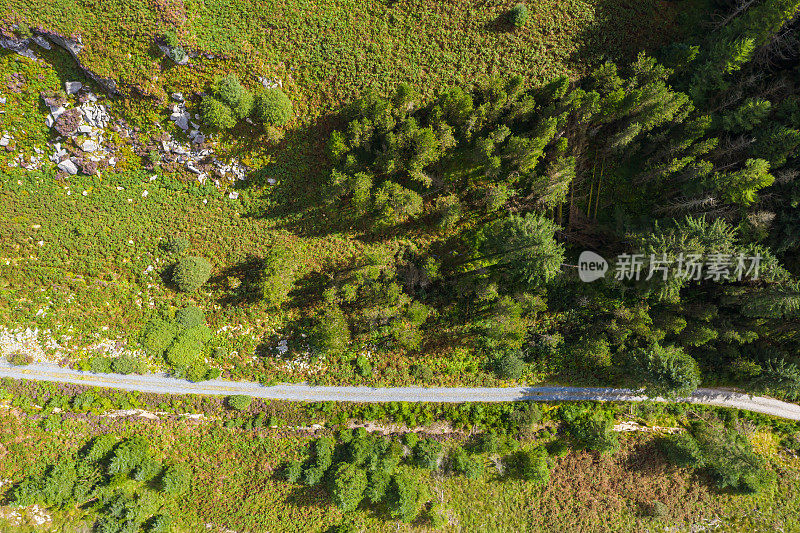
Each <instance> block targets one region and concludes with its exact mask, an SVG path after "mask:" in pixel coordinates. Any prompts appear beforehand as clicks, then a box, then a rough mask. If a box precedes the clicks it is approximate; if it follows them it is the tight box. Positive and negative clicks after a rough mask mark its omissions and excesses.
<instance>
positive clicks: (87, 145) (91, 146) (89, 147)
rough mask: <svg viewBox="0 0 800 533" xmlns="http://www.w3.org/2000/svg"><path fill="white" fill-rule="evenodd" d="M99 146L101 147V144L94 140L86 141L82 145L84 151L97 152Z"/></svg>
mask: <svg viewBox="0 0 800 533" xmlns="http://www.w3.org/2000/svg"><path fill="white" fill-rule="evenodd" d="M98 148H100V145H99V144H97V143H96V142H95V141H92V140H88V141H84V142H83V145H81V150H83V151H84V152H96V151H97V149H98Z"/></svg>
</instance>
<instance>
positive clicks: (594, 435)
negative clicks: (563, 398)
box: [561, 406, 619, 453]
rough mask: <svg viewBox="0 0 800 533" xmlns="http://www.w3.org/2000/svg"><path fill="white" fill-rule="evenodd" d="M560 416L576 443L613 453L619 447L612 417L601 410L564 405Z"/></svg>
mask: <svg viewBox="0 0 800 533" xmlns="http://www.w3.org/2000/svg"><path fill="white" fill-rule="evenodd" d="M561 416H562V418H563V419H564V422H565V423H566V425H567V430H568V431H569V432H570V434H571V435H572V438H574V439H575V440H576V441H577V443H578V444H579V445H581V446H583V447H584V448H586V449H587V450H594V451H598V452H600V453H613V452H615V451H617V450H618V449H619V440H618V438H617V435H616V433H614V431H613V430H612V426H613V425H614V419H613V417H612V416H611V415H610V414H608V413H606V412H603V411H598V410H594V409H584V408H580V407H575V406H566V407H564V408H562V410H561Z"/></svg>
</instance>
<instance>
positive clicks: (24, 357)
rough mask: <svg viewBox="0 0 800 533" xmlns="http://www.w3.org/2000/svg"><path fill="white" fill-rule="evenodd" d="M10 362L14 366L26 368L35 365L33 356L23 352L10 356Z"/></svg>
mask: <svg viewBox="0 0 800 533" xmlns="http://www.w3.org/2000/svg"><path fill="white" fill-rule="evenodd" d="M8 362H9V363H11V364H12V365H14V366H25V365H29V364H31V363H33V356H32V355H30V354H26V353H22V352H14V353H12V354H11V355H9V356H8Z"/></svg>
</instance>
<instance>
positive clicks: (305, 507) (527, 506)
mask: <svg viewBox="0 0 800 533" xmlns="http://www.w3.org/2000/svg"><path fill="white" fill-rule="evenodd" d="M38 426H39V424H38V422H36V421H35V420H32V419H28V418H27V417H25V416H22V417H15V416H13V415H11V414H7V413H4V414H2V415H0V445H2V447H3V450H4V451H6V452H7V454H6V456H5V459H4V460H3V461H2V462H0V478H2V479H11V480H13V481H15V482H16V481H19V480H20V479H21V478H22V477H23V476H24V474H25V472H27V471H28V469H29V468H31V467H32V466H31V465H33V468H34V469H35V468H36V465H44V464H47V463H50V462H52V461H53V460H54V459H55V458H57V457H58V456H60V455H61V454H63V453H65V452H71V451H75V450H76V449H78V448H79V447H80V446H81V445H82V444H83V443H85V442H86V440H88V439H89V438H90V437H92V436H94V435H97V434H101V433H108V432H112V433H115V434H117V435H119V436H130V435H134V434H138V435H142V436H144V437H145V438H147V439H148V441H149V442H150V443H151V446H152V448H153V449H154V450H156V454H157V455H158V456H161V457H163V458H164V459H165V460H177V461H182V462H186V463H188V464H189V465H190V466H191V467H192V468H193V470H194V480H195V481H194V483H193V485H192V488H191V491H190V493H189V494H188V495H187V497H185V498H183V499H182V500H181V507H182V509H181V510H182V515H183V518H184V520H185V524H186V525H187V529H186V530H187V531H196V530H197V529H196V527H202V526H198V525H201V524H206V523H214V524H215V525H217V526H219V527H226V528H229V529H233V530H235V531H253V532H256V531H297V530H303V531H324V530H325V529H326V528H327V527H328V526H330V525H335V524H338V523H339V522H340V521H342V519H343V517H342V514H341V513H340V512H339V511H338V510H336V509H335V508H334V507H333V506H332V505H331V503H330V500H329V497H328V495H327V494H326V492H325V490H324V489H323V488H314V489H310V488H307V487H303V486H301V485H292V484H289V483H286V482H285V481H282V480H281V479H280V478H279V477H278V475H277V472H278V469H279V467H280V466H281V465H282V464H283V463H284V462H285V461H286V460H288V459H291V458H296V457H300V456H301V451H302V447H303V446H304V445H305V443H307V442H308V441H309V440H310V439H312V438H313V435H312V434H311V433H309V432H306V431H300V430H292V429H264V430H260V431H257V432H254V431H246V430H240V429H224V428H221V427H220V426H219V425H218V423H215V422H200V423H198V422H194V421H176V420H165V421H161V422H157V423H153V422H148V421H136V420H135V419H109V418H102V417H98V416H94V415H87V416H85V417H79V418H72V417H68V418H64V419H63V421H61V422H60V424H59V429H56V430H50V431H45V430H42V429H39V427H38ZM461 439H462V437H459V436H457V435H454V436H452V437H451V438H447V439H445V440H446V447H449V446H451V445H453V444H455V443H457V442H459V441H460V440H461ZM753 439H754V442H755V443H756V446H757V447H758V448H759V449H760V451H761V452H762V453H765V454H767V455H768V456H770V459H771V461H772V462H773V464H774V468H775V470H776V471H777V472H778V474H779V480H778V482H777V483H776V484H775V485H774V487H773V488H772V489H771V490H769V491H767V492H765V493H763V494H760V495H757V496H746V495H735V494H728V493H720V492H717V491H715V490H714V489H713V488H711V486H710V484H709V483H708V482H707V480H705V479H703V478H702V477H699V478H698V477H696V476H693V475H690V474H689V473H688V472H687V471H684V470H679V469H675V468H673V467H670V466H668V465H667V464H666V462H665V459H664V457H663V456H662V455H661V454H660V452H658V450H657V449H656V448H655V447H654V444H653V441H652V437H650V436H648V435H645V434H627V435H624V436H623V437H622V441H623V446H622V449H621V450H620V452H619V453H618V454H616V455H614V456H600V455H595V454H591V453H586V452H578V451H572V452H570V453H569V454H567V455H566V456H564V457H560V458H555V459H554V463H553V471H552V475H551V481H550V484H549V485H548V486H547V487H545V488H542V489H540V488H536V487H535V486H533V485H532V484H530V483H527V482H524V481H521V480H518V479H514V478H505V477H504V478H498V476H497V474H496V473H495V472H494V468H493V463H492V460H491V457H489V456H483V460H484V461H485V462H486V466H487V470H486V473H485V474H484V476H483V477H482V478H480V479H478V480H475V481H468V480H465V479H464V478H463V477H459V476H452V475H449V474H444V475H442V474H436V475H429V474H424V475H423V480H424V481H423V482H424V483H426V484H427V485H428V487H429V489H430V493H431V495H432V497H433V498H434V500H435V501H437V502H438V503H439V504H440V509H441V511H442V512H443V514H444V515H445V516H446V517H448V523H447V524H446V525H445V526H444V527H443V528H442V531H463V530H465V529H469V530H470V531H554V532H555V531H559V532H560V531H592V532H594V531H598V532H599V531H608V530H613V531H641V530H643V529H645V528H646V529H650V530H655V531H659V530H661V528H662V527H666V526H678V527H680V528H685V529H688V527H689V526H690V525H691V524H692V523H698V522H700V521H702V520H707V519H711V518H717V517H718V518H720V519H721V520H722V528H721V529H720V530H721V531H743V530H747V531H772V530H775V529H777V528H782V529H783V530H784V531H792V530H794V529H796V528H797V527H800V523H798V519H797V516H796V513H795V512H794V509H796V506H797V505H798V504H800V490H799V489H798V487H800V485H798V481H800V462H798V460H797V459H796V458H791V457H790V456H787V455H785V454H783V453H776V448H775V441H774V438H773V437H772V435H771V433H769V431H765V430H764V429H763V428H762V429H761V430H759V431H758V432H756V433H755V434H754V437H753ZM536 443H537V441H536V440H530V438H526V439H523V446H534V445H536ZM242 465H247V467H246V468H243V467H242ZM404 468H405V467H404ZM7 487H8V485H6V486H4V487H3V489H0V492H2V491H3V490H7ZM653 501H660V502H661V503H663V504H664V505H665V506H666V509H667V514H666V515H665V516H663V517H660V518H653V517H649V516H647V513H646V512H645V510H644V509H646V507H647V505H649V504H651V503H652V502H653ZM754 508H757V509H758V512H753V509H754ZM80 518H81V513H79V512H74V513H72V514H70V515H62V514H60V513H54V519H55V520H54V524H56V527H55V528H54V530H55V531H72V530H71V529H70V527H74V525H75V522H76V521H77V520H79V519H80ZM347 520H348V521H350V522H352V523H354V524H355V525H356V526H357V527H358V528H359V529H361V530H376V531H398V530H399V531H426V530H429V528H430V525H431V524H430V522H429V521H428V520H427V519H426V518H421V519H419V520H418V521H416V522H414V523H412V524H410V525H407V524H403V523H400V522H397V521H394V520H389V519H387V517H386V515H385V513H384V512H383V511H382V509H381V508H380V507H377V508H374V509H367V508H363V507H362V508H359V509H358V510H356V511H355V512H353V513H352V514H350V515H348V517H347ZM58 524H66V525H63V526H62V525H58ZM32 530H33V529H25V528H22V529H20V531H32Z"/></svg>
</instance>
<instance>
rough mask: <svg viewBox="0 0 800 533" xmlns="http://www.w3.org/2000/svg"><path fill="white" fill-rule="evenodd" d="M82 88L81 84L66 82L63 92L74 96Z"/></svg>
mask: <svg viewBox="0 0 800 533" xmlns="http://www.w3.org/2000/svg"><path fill="white" fill-rule="evenodd" d="M82 88H83V84H82V83H81V82H79V81H68V82H65V83H64V90H66V91H67V94H75V93H76V92H78V91H80V90H81V89H82Z"/></svg>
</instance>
